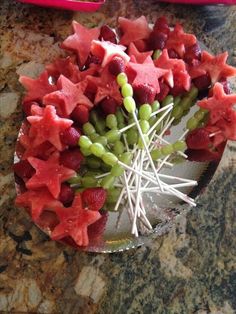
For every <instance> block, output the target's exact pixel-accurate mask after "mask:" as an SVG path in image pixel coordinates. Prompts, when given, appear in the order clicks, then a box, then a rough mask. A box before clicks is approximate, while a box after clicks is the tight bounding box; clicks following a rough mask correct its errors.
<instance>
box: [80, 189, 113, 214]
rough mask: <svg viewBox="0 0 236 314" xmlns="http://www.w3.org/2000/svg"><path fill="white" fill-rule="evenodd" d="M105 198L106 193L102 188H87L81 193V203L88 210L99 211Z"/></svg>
mask: <svg viewBox="0 0 236 314" xmlns="http://www.w3.org/2000/svg"><path fill="white" fill-rule="evenodd" d="M106 197H107V192H106V190H104V189H103V188H88V189H86V190H84V191H83V192H82V202H83V205H84V206H85V207H88V209H89V210H94V211H98V210H100V209H101V208H102V207H103V205H104V203H105V201H106Z"/></svg>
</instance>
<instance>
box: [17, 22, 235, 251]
mask: <svg viewBox="0 0 236 314" xmlns="http://www.w3.org/2000/svg"><path fill="white" fill-rule="evenodd" d="M61 49H64V50H65V51H66V53H67V56H66V57H65V58H58V59H57V60H55V61H54V62H53V63H51V64H47V65H45V70H44V71H43V72H42V73H41V74H40V76H39V77H38V78H36V79H32V78H30V77H26V76H21V77H20V79H19V80H20V83H21V84H22V85H23V87H24V88H25V94H24V96H23V99H22V109H23V111H24V114H25V120H24V122H23V123H22V126H21V129H20V132H19V136H18V141H17V146H16V152H15V163H14V166H13V168H14V172H15V179H16V188H17V198H16V204H17V206H19V207H21V208H24V209H26V210H27V212H28V213H29V215H30V216H31V219H32V220H33V222H34V223H35V224H36V225H37V226H38V227H39V228H41V229H42V230H43V231H44V232H45V233H47V235H48V236H49V237H50V238H51V239H52V240H55V241H59V242H62V243H64V244H67V245H70V246H73V247H74V248H76V249H81V250H87V251H94V252H114V251H121V250H124V249H129V248H132V247H137V246H138V245H141V244H143V243H145V242H146V241H148V240H149V239H150V238H151V237H152V236H153V235H154V236H155V235H157V234H162V233H163V232H166V230H167V229H168V228H169V227H170V226H171V224H172V223H173V222H174V219H175V217H176V216H177V215H178V214H181V212H182V211H184V210H186V209H189V208H191V210H195V208H194V207H195V206H196V203H197V197H198V195H199V194H200V193H201V191H202V189H203V188H204V187H205V186H206V182H208V181H209V179H210V178H211V176H212V175H213V174H214V170H215V169H216V167H217V165H218V163H219V162H220V160H221V157H222V154H223V152H224V149H225V145H226V143H227V141H228V140H235V139H236V112H235V109H234V104H236V94H233V93H232V91H231V88H230V84H229V79H230V78H231V77H234V76H236V69H235V68H234V67H232V66H230V65H228V64H227V63H226V62H227V57H228V54H227V52H224V53H219V54H217V55H213V54H211V53H210V52H208V51H206V50H204V49H202V47H201V44H200V43H199V42H198V40H197V38H196V36H195V35H194V34H189V33H187V32H185V30H184V28H183V26H182V25H181V24H178V23H177V24H176V25H169V24H168V21H167V19H166V18H165V17H160V18H158V19H157V20H156V22H155V24H154V25H150V24H149V23H148V21H147V20H146V18H145V17H144V16H141V17H139V18H137V19H134V20H130V19H127V18H125V17H120V18H119V19H118V22H117V28H116V29H112V28H110V27H109V26H108V25H103V26H101V27H95V28H87V27H85V26H83V25H82V24H80V23H79V22H76V21H74V22H73V23H72V34H71V35H69V36H68V37H67V38H66V39H65V40H64V41H63V42H62V43H61ZM212 169H213V170H212Z"/></svg>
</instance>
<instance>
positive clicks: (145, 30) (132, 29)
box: [118, 16, 151, 46]
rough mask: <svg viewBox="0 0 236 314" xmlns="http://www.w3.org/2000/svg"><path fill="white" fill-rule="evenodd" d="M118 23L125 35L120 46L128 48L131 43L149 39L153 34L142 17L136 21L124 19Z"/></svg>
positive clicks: (121, 18)
mask: <svg viewBox="0 0 236 314" xmlns="http://www.w3.org/2000/svg"><path fill="white" fill-rule="evenodd" d="M118 23H119V27H120V29H121V31H122V32H123V35H122V36H121V39H120V44H121V45H125V46H128V45H129V44H130V43H131V42H135V41H137V40H140V39H147V38H148V37H149V35H150V33H151V29H150V28H149V26H148V22H147V19H146V17H145V16H140V17H139V18H138V19H136V20H129V19H126V18H124V17H119V18H118Z"/></svg>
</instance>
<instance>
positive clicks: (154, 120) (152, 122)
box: [148, 116, 157, 126]
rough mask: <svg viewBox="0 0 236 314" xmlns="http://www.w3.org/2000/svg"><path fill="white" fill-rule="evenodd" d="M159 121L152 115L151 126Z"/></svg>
mask: <svg viewBox="0 0 236 314" xmlns="http://www.w3.org/2000/svg"><path fill="white" fill-rule="evenodd" d="M156 121H157V119H156V117H155V116H152V117H150V119H149V120H148V122H149V124H150V126H153V124H154V123H155V122H156Z"/></svg>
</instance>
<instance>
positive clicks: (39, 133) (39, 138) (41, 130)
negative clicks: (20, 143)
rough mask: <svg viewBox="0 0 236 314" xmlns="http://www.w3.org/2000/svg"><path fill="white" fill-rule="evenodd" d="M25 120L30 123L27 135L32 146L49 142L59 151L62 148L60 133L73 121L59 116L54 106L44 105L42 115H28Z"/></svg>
mask: <svg viewBox="0 0 236 314" xmlns="http://www.w3.org/2000/svg"><path fill="white" fill-rule="evenodd" d="M27 120H28V121H29V123H30V124H31V128H30V133H29V135H30V137H31V145H32V147H37V146H39V145H40V144H42V143H44V142H49V143H51V144H52V145H53V146H55V147H56V148H57V149H58V150H60V151H61V150H62V149H63V148H64V146H63V144H62V143H61V139H60V134H61V133H63V131H65V130H66V129H68V128H69V127H70V126H71V125H72V123H73V121H72V120H69V119H64V118H60V117H59V116H58V115H57V114H56V109H55V107H53V106H46V107H45V109H44V112H43V115H42V116H29V117H27Z"/></svg>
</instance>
